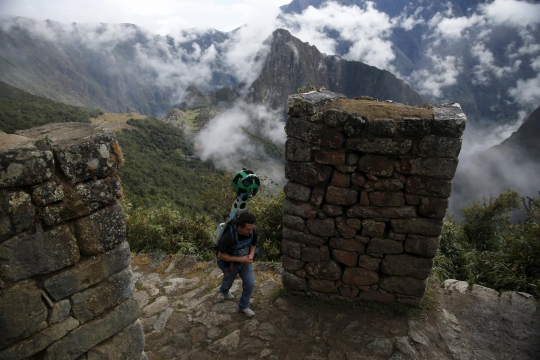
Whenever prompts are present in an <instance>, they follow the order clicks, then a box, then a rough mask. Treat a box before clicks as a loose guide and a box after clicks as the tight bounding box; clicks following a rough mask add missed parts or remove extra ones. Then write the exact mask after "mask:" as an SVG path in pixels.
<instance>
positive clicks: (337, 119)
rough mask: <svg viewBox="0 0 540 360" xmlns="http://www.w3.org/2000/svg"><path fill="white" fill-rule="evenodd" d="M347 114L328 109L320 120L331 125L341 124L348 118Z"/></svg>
mask: <svg viewBox="0 0 540 360" xmlns="http://www.w3.org/2000/svg"><path fill="white" fill-rule="evenodd" d="M349 116H350V115H349V114H348V113H346V112H343V111H339V110H336V109H330V110H327V111H325V112H324V113H323V114H322V117H321V119H322V121H323V122H324V123H325V124H326V125H328V126H331V127H336V126H339V125H342V124H343V123H344V122H345V121H347V119H348V118H349Z"/></svg>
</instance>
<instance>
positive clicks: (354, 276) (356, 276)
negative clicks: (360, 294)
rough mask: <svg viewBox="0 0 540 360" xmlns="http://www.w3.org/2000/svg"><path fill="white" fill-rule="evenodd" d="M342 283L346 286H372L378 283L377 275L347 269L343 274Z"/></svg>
mask: <svg viewBox="0 0 540 360" xmlns="http://www.w3.org/2000/svg"><path fill="white" fill-rule="evenodd" d="M342 281H343V283H344V284H348V285H359V286H363V285H372V284H376V283H378V282H379V274H377V272H375V271H369V270H367V269H363V268H358V267H348V268H345V271H344V272H343V279H342Z"/></svg>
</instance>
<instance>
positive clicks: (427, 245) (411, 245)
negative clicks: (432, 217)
mask: <svg viewBox="0 0 540 360" xmlns="http://www.w3.org/2000/svg"><path fill="white" fill-rule="evenodd" d="M439 241H440V237H439V236H438V237H427V236H421V235H407V238H406V239H405V251H406V252H409V253H413V254H418V255H420V256H424V257H428V258H432V257H435V254H436V253H437V249H438V248H439Z"/></svg>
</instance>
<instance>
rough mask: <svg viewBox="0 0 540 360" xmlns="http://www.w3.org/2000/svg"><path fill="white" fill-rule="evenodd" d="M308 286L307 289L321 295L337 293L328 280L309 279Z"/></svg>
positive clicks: (332, 283) (334, 286)
mask: <svg viewBox="0 0 540 360" xmlns="http://www.w3.org/2000/svg"><path fill="white" fill-rule="evenodd" d="M308 284H309V288H310V289H311V290H313V291H318V292H322V293H335V292H337V288H336V284H335V282H333V281H330V280H317V279H309V280H308Z"/></svg>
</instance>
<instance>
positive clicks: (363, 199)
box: [358, 191, 369, 206]
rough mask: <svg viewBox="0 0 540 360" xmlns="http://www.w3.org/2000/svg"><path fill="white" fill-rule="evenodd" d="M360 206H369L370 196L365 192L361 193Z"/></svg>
mask: <svg viewBox="0 0 540 360" xmlns="http://www.w3.org/2000/svg"><path fill="white" fill-rule="evenodd" d="M358 204H359V205H360V206H369V194H368V193H367V192H365V191H362V192H361V193H360V201H359V202H358Z"/></svg>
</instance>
